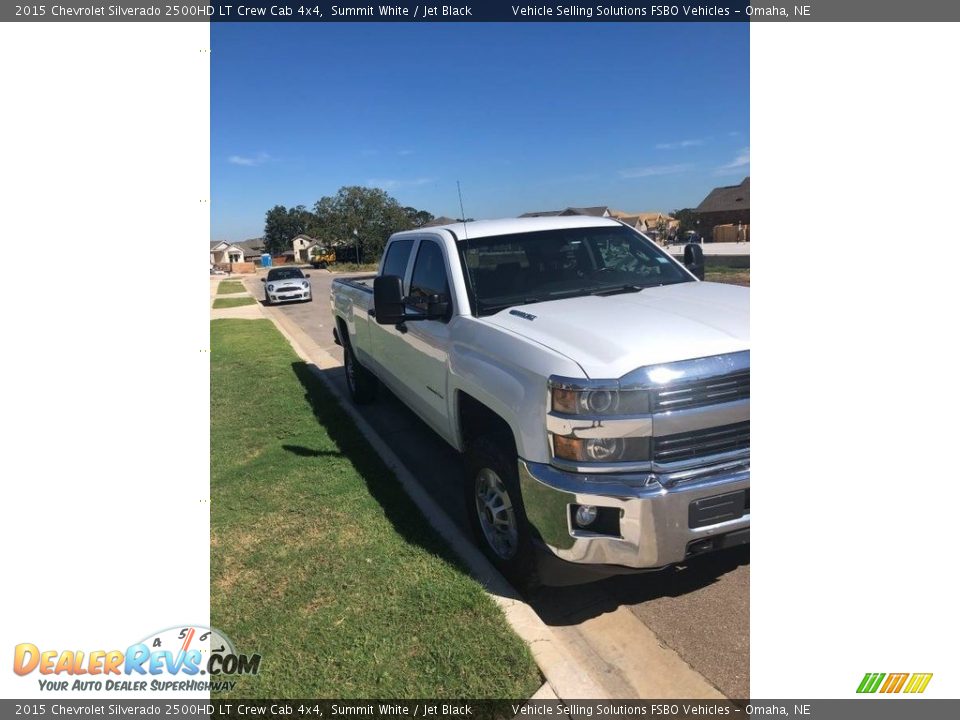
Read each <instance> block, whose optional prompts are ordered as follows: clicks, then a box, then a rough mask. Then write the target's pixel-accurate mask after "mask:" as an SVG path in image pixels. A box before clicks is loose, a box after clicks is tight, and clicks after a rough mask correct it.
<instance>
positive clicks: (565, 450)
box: [553, 435, 650, 463]
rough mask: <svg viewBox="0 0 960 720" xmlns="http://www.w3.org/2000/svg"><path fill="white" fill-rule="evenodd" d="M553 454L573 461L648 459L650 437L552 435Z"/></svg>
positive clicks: (606, 461)
mask: <svg viewBox="0 0 960 720" xmlns="http://www.w3.org/2000/svg"><path fill="white" fill-rule="evenodd" d="M553 454H554V455H555V456H556V457H558V458H560V459H561V460H572V461H574V462H597V463H610V462H638V461H644V460H649V459H650V438H646V437H637V438H578V437H572V436H569V435H554V436H553Z"/></svg>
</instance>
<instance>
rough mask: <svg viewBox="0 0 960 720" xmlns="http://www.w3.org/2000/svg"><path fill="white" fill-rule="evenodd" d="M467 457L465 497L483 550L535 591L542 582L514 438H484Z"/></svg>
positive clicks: (523, 587) (471, 447)
mask: <svg viewBox="0 0 960 720" xmlns="http://www.w3.org/2000/svg"><path fill="white" fill-rule="evenodd" d="M464 462H465V466H466V478H465V480H464V501H465V503H466V507H467V514H468V516H469V517H470V526H471V528H472V529H473V534H474V536H475V537H476V539H477V543H478V544H479V545H480V549H481V550H483V552H484V554H485V555H486V556H487V557H488V558H489V559H490V562H492V563H493V564H494V565H495V566H496V568H497V569H498V570H499V571H500V572H501V573H503V575H504V576H505V577H506V578H507V579H508V580H510V582H512V583H513V585H514V586H515V587H516V588H517V589H518V590H520V591H522V592H529V591H531V590H534V589H535V588H536V587H538V586H539V584H540V582H539V579H538V577H537V566H536V555H535V553H534V548H533V542H532V540H531V539H530V528H529V525H528V524H527V515H526V512H525V511H524V509H523V498H522V497H521V495H520V481H519V478H518V476H517V454H516V451H515V450H514V448H513V442H512V440H508V439H505V438H504V439H500V438H491V437H480V438H478V439H476V440H475V441H473V442H471V443H470V445H469V446H468V447H467V451H466V455H465V458H464Z"/></svg>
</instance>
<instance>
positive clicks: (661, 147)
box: [656, 138, 706, 150]
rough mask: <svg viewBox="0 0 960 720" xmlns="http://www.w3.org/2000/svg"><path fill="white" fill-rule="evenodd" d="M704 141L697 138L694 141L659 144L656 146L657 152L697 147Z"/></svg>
mask: <svg viewBox="0 0 960 720" xmlns="http://www.w3.org/2000/svg"><path fill="white" fill-rule="evenodd" d="M705 142H706V140H704V139H702V138H698V139H696V140H680V141H678V142H669V143H660V144H658V145H656V148H657V150H680V149H682V148H688V147H697V146H698V145H703V144H704V143H705Z"/></svg>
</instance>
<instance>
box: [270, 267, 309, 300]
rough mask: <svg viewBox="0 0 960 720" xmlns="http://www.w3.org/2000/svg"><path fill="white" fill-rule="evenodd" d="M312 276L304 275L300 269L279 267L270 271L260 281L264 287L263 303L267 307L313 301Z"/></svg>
mask: <svg viewBox="0 0 960 720" xmlns="http://www.w3.org/2000/svg"><path fill="white" fill-rule="evenodd" d="M309 278H310V274H309V273H307V274H304V273H303V271H302V270H301V269H300V268H295V267H291V268H288V267H277V268H273V269H271V270H270V272H268V273H267V276H266V277H265V278H263V279H261V280H260V282H262V283H263V284H264V286H263V302H264V304H265V305H273V304H274V303H284V302H291V301H292V300H305V301H306V302H310V301H312V300H313V290H312V288H311V287H310V280H309Z"/></svg>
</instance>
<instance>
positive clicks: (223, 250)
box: [210, 240, 244, 267]
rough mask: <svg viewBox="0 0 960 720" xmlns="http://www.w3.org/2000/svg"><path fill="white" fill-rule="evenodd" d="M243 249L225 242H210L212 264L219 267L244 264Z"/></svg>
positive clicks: (235, 244) (236, 244) (237, 244)
mask: <svg viewBox="0 0 960 720" xmlns="http://www.w3.org/2000/svg"><path fill="white" fill-rule="evenodd" d="M243 251H244V249H243V247H241V246H240V244H239V243H230V242H226V241H225V240H211V241H210V264H211V265H213V266H215V267H218V266H225V265H232V264H233V263H240V262H243V257H244V256H243Z"/></svg>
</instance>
